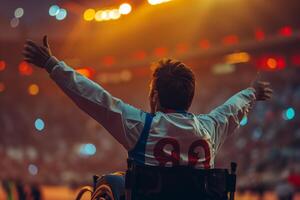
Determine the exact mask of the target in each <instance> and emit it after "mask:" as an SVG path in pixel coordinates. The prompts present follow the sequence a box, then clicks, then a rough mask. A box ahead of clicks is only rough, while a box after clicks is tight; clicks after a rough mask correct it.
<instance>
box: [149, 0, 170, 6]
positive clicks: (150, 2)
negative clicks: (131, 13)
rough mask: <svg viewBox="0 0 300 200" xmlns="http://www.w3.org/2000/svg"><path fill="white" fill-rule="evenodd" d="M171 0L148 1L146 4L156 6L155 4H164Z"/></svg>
mask: <svg viewBox="0 0 300 200" xmlns="http://www.w3.org/2000/svg"><path fill="white" fill-rule="evenodd" d="M169 1H172V0H148V3H149V4H151V5H157V4H161V3H166V2H169Z"/></svg>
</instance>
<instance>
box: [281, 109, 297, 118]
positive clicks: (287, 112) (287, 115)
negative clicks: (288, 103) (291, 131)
mask: <svg viewBox="0 0 300 200" xmlns="http://www.w3.org/2000/svg"><path fill="white" fill-rule="evenodd" d="M295 115H296V112H295V110H294V108H292V107H290V108H288V109H286V110H285V111H284V113H283V119H285V120H292V119H294V117H295Z"/></svg>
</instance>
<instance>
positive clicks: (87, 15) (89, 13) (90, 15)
mask: <svg viewBox="0 0 300 200" xmlns="http://www.w3.org/2000/svg"><path fill="white" fill-rule="evenodd" d="M95 14H96V11H95V10H94V9H91V8H90V9H87V10H85V11H84V13H83V19H84V20H85V21H92V20H93V19H94V18H95Z"/></svg>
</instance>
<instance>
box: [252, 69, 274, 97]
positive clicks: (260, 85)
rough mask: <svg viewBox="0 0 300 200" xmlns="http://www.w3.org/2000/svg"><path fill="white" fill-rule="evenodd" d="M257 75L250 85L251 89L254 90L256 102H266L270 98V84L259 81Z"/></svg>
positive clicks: (271, 93) (271, 91)
mask: <svg viewBox="0 0 300 200" xmlns="http://www.w3.org/2000/svg"><path fill="white" fill-rule="evenodd" d="M259 76H260V75H259V74H258V75H257V77H256V80H254V81H253V82H252V83H251V87H252V88H253V89H254V90H255V96H256V100H257V101H266V100H269V99H271V98H272V95H273V90H272V88H271V84H270V83H269V82H265V81H259V80H258V79H259Z"/></svg>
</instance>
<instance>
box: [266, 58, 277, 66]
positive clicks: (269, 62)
mask: <svg viewBox="0 0 300 200" xmlns="http://www.w3.org/2000/svg"><path fill="white" fill-rule="evenodd" d="M267 65H268V67H269V68H270V69H275V68H276V67H277V61H276V60H275V59H274V58H269V59H268V60H267Z"/></svg>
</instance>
